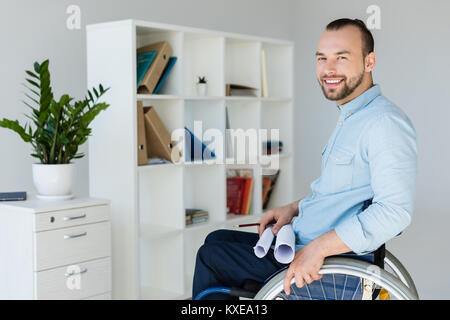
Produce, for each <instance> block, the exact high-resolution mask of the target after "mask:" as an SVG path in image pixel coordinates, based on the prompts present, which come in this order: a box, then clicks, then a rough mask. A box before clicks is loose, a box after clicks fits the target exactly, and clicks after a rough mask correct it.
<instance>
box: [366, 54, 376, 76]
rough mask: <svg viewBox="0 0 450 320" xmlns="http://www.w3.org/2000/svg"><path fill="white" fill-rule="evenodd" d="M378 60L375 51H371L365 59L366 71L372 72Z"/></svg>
mask: <svg viewBox="0 0 450 320" xmlns="http://www.w3.org/2000/svg"><path fill="white" fill-rule="evenodd" d="M376 62H377V56H376V55H375V52H371V53H369V54H368V55H367V56H366V58H365V59H364V69H365V70H364V71H365V72H371V71H372V70H373V68H375V64H376Z"/></svg>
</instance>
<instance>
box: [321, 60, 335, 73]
mask: <svg viewBox="0 0 450 320" xmlns="http://www.w3.org/2000/svg"><path fill="white" fill-rule="evenodd" d="M324 72H325V74H326V75H335V74H336V63H335V62H334V61H330V60H328V61H327V62H326V65H325V66H324Z"/></svg>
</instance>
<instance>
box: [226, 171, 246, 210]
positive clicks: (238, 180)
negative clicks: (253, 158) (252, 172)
mask: <svg viewBox="0 0 450 320" xmlns="http://www.w3.org/2000/svg"><path fill="white" fill-rule="evenodd" d="M245 183H246V180H245V178H244V177H228V178H227V213H233V214H241V207H242V199H243V194H244V189H245Z"/></svg>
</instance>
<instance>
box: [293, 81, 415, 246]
mask: <svg viewBox="0 0 450 320" xmlns="http://www.w3.org/2000/svg"><path fill="white" fill-rule="evenodd" d="M338 108H339V111H340V116H339V119H338V123H337V125H336V128H335V129H334V132H333V134H332V135H331V137H330V139H329V140H328V143H327V144H326V146H325V147H324V148H323V151H322V167H321V176H320V177H319V178H318V179H316V180H315V181H313V182H312V183H311V190H312V192H311V193H310V194H309V195H308V196H307V197H306V198H304V199H303V200H302V201H300V202H299V216H298V217H297V218H296V219H295V220H294V222H293V228H294V231H295V233H296V249H299V248H301V247H303V246H305V245H306V244H308V243H309V242H310V241H312V240H313V239H315V238H317V237H319V236H321V235H322V234H324V233H327V232H328V231H331V230H335V231H336V233H337V235H338V236H339V238H340V239H341V240H342V241H343V242H344V243H345V244H346V245H347V246H348V247H349V248H350V249H352V250H353V251H354V252H355V253H357V254H364V253H367V252H370V251H373V250H376V249H377V248H378V247H379V246H381V245H382V244H383V243H385V242H387V241H388V240H389V239H391V238H393V237H395V236H396V235H398V234H399V233H400V232H402V231H403V230H404V229H405V228H406V227H407V226H408V225H409V223H410V222H411V216H412V213H413V208H414V196H415V188H416V178H417V144H416V132H415V129H414V126H413V124H412V123H411V121H410V120H409V118H408V117H407V116H406V114H405V113H404V112H403V111H402V110H401V109H400V108H399V107H397V106H396V105H395V104H393V103H392V102H390V101H389V100H388V99H386V98H385V97H383V96H382V95H381V91H380V88H379V86H378V85H375V86H373V87H371V88H370V89H368V90H367V91H365V92H364V93H362V94H361V95H359V96H358V97H356V98H355V99H353V100H351V101H349V102H347V103H346V104H343V105H341V106H338ZM368 199H372V204H371V205H370V206H369V207H368V208H367V209H365V210H364V211H363V210H362V209H363V206H364V201H365V200H368Z"/></svg>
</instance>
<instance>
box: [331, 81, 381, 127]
mask: <svg viewBox="0 0 450 320" xmlns="http://www.w3.org/2000/svg"><path fill="white" fill-rule="evenodd" d="M379 95H381V90H380V86H379V85H378V84H376V85H374V86H373V87H371V88H370V89H368V90H366V91H364V92H363V93H361V94H360V95H359V96H357V97H356V98H354V99H353V100H350V101H349V102H347V103H344V104H343V105H340V106H337V107H338V109H339V110H340V112H341V117H343V118H344V119H346V118H348V117H350V116H351V115H352V114H355V113H356V112H358V111H359V110H361V109H362V108H364V107H365V106H367V105H368V104H369V103H370V102H372V100H373V99H375V98H376V97H378V96H379Z"/></svg>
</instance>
